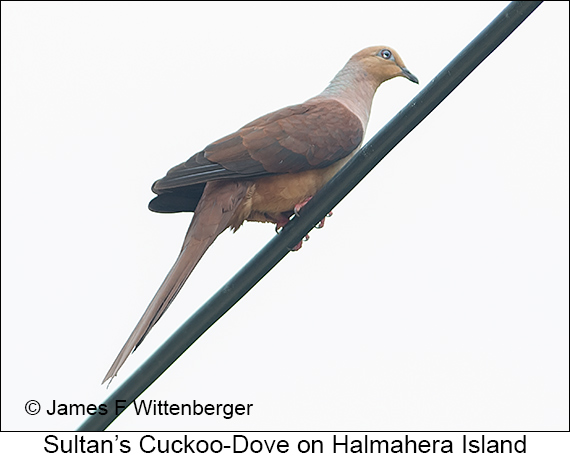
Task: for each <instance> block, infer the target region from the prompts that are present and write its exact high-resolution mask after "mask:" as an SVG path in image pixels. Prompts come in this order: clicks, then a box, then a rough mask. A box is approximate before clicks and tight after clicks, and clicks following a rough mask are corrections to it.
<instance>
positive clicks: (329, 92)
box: [317, 62, 379, 128]
mask: <svg viewBox="0 0 570 457" xmlns="http://www.w3.org/2000/svg"><path fill="white" fill-rule="evenodd" d="M378 85H379V84H378V82H377V81H376V80H375V79H374V78H373V77H372V76H371V75H370V74H369V73H368V72H367V71H366V70H364V69H363V68H362V67H361V66H360V65H358V64H355V63H354V62H348V63H347V64H346V65H345V66H344V68H343V69H342V70H340V71H339V72H338V73H337V75H336V76H335V77H334V79H333V80H332V81H331V82H330V84H329V85H328V87H327V88H326V89H325V90H324V91H323V92H321V93H320V94H319V95H318V96H317V98H321V97H322V98H327V99H334V100H338V101H339V102H341V103H342V104H344V105H345V106H346V107H348V108H349V109H350V110H351V111H352V112H353V113H354V114H356V115H357V116H358V117H359V118H360V120H361V121H362V125H363V126H364V128H366V126H367V125H368V119H369V118H370V110H371V108H372V99H373V98H374V94H375V93H376V89H378Z"/></svg>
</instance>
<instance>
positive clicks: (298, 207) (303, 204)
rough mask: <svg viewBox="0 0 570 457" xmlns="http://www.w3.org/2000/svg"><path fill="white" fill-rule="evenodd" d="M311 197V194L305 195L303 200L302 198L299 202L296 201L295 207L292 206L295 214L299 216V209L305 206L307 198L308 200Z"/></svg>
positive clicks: (307, 201)
mask: <svg viewBox="0 0 570 457" xmlns="http://www.w3.org/2000/svg"><path fill="white" fill-rule="evenodd" d="M311 198H313V197H312V196H311V197H307V198H305V200H303V201H302V202H301V203H297V204H296V205H295V208H293V212H294V213H295V216H297V217H299V210H300V209H301V208H302V207H303V206H305V205H306V204H307V203H309V200H310V199H311Z"/></svg>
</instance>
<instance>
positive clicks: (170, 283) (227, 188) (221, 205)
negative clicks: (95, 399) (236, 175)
mask: <svg viewBox="0 0 570 457" xmlns="http://www.w3.org/2000/svg"><path fill="white" fill-rule="evenodd" d="M247 190H248V185H247V183H243V182H241V183H240V182H225V183H218V182H216V183H208V184H207V185H206V188H205V189H204V194H203V195H202V198H201V200H200V202H199V203H198V206H197V207H196V211H195V213H194V217H193V218H192V222H191V223H190V227H189V228H188V232H187V233H186V237H185V239H184V244H183V245H182V250H181V251H180V254H179V255H178V258H177V259H176V262H175V263H174V265H173V266H172V268H171V269H170V271H169V272H168V275H167V276H166V278H165V279H164V281H163V283H162V285H161V286H160V288H159V289H158V291H157V292H156V294H155V296H154V298H153V299H152V301H151V302H150V304H149V305H148V307H147V309H146V311H145V312H144V314H143V316H142V317H141V319H140V321H139V322H138V324H137V325H136V327H135V329H134V330H133V332H132V333H131V336H129V338H128V340H127V342H126V343H125V345H124V346H123V348H122V349H121V351H120V352H119V355H118V356H117V358H116V359H115V361H114V362H113V365H111V368H109V371H108V372H107V374H106V375H105V378H104V379H103V383H105V381H107V380H108V379H112V378H113V377H115V376H116V375H117V372H118V371H119V369H120V368H121V366H122V365H123V363H125V360H127V357H128V356H129V355H130V354H131V353H132V352H133V351H134V350H135V349H136V348H137V347H138V346H139V345H140V344H141V343H142V341H143V340H144V338H145V337H146V335H147V334H148V332H149V331H150V329H151V328H152V327H153V326H154V324H156V322H157V321H158V320H159V319H160V317H161V316H162V315H163V314H164V312H165V311H166V310H167V309H168V307H169V306H170V304H171V303H172V301H173V300H174V298H175V297H176V295H177V294H178V292H180V289H182V286H183V285H184V283H185V282H186V280H187V279H188V276H190V273H192V271H193V270H194V268H195V267H196V265H197V264H198V262H199V261H200V259H201V258H202V256H203V255H204V253H205V252H206V250H207V249H208V248H209V247H210V245H211V244H212V243H213V242H214V240H215V239H216V238H217V237H218V235H219V234H220V233H222V232H223V231H224V230H225V229H226V228H227V227H228V226H229V225H230V220H231V219H232V216H233V215H234V213H235V211H236V208H237V207H238V206H239V204H240V203H241V201H242V200H243V198H244V196H245V195H246V193H247Z"/></svg>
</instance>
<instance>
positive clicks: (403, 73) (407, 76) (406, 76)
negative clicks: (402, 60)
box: [400, 67, 420, 84]
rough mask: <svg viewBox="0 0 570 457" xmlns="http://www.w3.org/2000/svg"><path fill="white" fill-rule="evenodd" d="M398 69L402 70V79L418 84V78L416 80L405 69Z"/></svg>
mask: <svg viewBox="0 0 570 457" xmlns="http://www.w3.org/2000/svg"><path fill="white" fill-rule="evenodd" d="M400 69H401V70H402V76H403V77H404V78H407V79H409V80H410V81H412V82H413V83H416V84H419V83H420V80H419V79H418V78H416V77H415V76H414V75H413V74H412V73H411V72H410V70H408V69H407V68H406V67H400Z"/></svg>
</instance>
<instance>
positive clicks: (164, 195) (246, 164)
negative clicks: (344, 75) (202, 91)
mask: <svg viewBox="0 0 570 457" xmlns="http://www.w3.org/2000/svg"><path fill="white" fill-rule="evenodd" d="M363 135H364V129H363V126H362V123H361V121H360V119H359V118H358V117H357V116H356V115H355V114H354V113H352V111H350V110H349V109H348V108H346V106H344V105H343V104H342V103H340V102H337V101H336V100H315V101H308V102H305V103H302V104H300V105H294V106H289V107H287V108H283V109H280V110H278V111H275V112H274V113H270V114H267V115H265V116H263V117H260V118H259V119H256V120H255V121H253V122H250V123H249V124H247V125H245V126H243V127H242V128H241V129H239V130H238V131H237V132H235V133H233V134H231V135H228V136H226V137H224V138H221V139H220V140H218V141H216V142H214V143H212V144H210V145H209V146H207V147H206V148H205V149H204V150H203V151H201V152H199V153H197V154H195V155H194V156H192V157H191V158H190V159H188V160H187V161H186V162H184V163H182V164H180V165H177V166H176V167H174V168H172V169H171V170H170V171H169V172H168V173H167V174H166V176H165V177H164V178H162V179H160V180H158V181H156V182H155V183H154V185H153V187H152V190H153V192H154V193H156V194H157V195H158V197H156V198H155V199H154V200H152V201H151V202H150V204H149V208H150V209H151V210H152V211H157V212H180V211H194V209H195V208H196V204H197V203H198V200H199V199H200V196H201V195H202V192H203V189H204V186H205V183H206V182H208V181H217V180H223V179H243V178H251V177H256V176H264V175H269V174H275V173H298V172H300V171H305V170H310V169H314V168H323V167H326V166H328V165H330V164H332V163H334V162H336V161H337V160H340V159H342V158H344V157H346V156H347V155H349V154H350V153H351V152H352V151H354V150H355V149H356V148H357V147H358V146H359V145H360V143H361V142H362V137H363Z"/></svg>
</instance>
